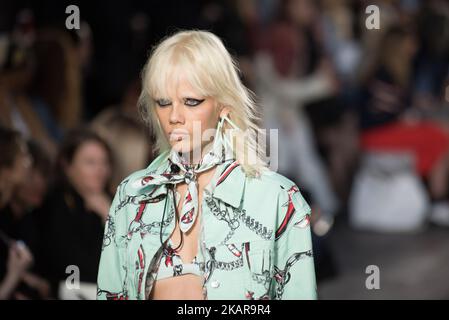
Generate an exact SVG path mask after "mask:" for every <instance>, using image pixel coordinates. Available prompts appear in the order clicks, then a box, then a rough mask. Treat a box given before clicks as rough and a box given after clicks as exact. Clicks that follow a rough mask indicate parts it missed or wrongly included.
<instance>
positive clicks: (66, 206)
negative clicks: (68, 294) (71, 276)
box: [34, 129, 112, 297]
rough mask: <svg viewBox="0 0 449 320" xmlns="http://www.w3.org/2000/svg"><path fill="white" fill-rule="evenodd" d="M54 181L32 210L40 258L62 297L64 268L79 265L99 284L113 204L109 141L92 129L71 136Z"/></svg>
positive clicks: (89, 280) (64, 145)
mask: <svg viewBox="0 0 449 320" xmlns="http://www.w3.org/2000/svg"><path fill="white" fill-rule="evenodd" d="M56 167H57V169H56V177H55V179H56V180H55V182H54V185H53V186H52V188H51V190H50V191H49V194H48V196H47V198H46V199H45V201H44V204H43V205H42V207H41V208H40V209H39V210H37V211H35V212H34V219H35V221H36V224H37V225H38V229H39V247H38V248H37V250H36V256H37V258H36V260H37V263H38V264H39V269H40V271H41V273H42V274H43V275H44V276H45V277H46V278H47V279H48V280H49V281H50V283H51V286H52V293H53V295H54V296H55V297H59V295H60V294H61V292H60V291H59V285H60V282H63V283H65V279H66V278H67V276H68V275H67V273H66V268H67V267H68V266H71V265H74V266H76V267H77V268H79V271H80V272H79V275H80V279H79V280H80V281H81V282H82V283H83V282H84V283H91V284H95V283H96V276H97V269H98V262H99V256H100V252H101V245H102V238H103V231H104V223H105V221H106V218H107V214H108V212H109V207H110V204H111V194H110V192H109V190H108V183H109V180H110V177H111V170H112V153H111V150H110V148H109V146H108V145H107V143H106V142H105V141H104V140H103V139H102V138H100V137H99V136H98V135H97V134H95V133H93V132H91V131H89V130H88V129H76V130H74V131H71V132H69V133H68V134H67V136H66V137H65V139H64V141H63V142H62V144H61V147H60V151H59V155H58V157H57V162H56Z"/></svg>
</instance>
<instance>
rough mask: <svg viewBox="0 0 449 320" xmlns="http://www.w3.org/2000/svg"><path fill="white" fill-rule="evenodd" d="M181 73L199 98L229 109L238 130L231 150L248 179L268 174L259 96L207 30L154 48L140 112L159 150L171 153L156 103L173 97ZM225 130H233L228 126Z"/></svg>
mask: <svg viewBox="0 0 449 320" xmlns="http://www.w3.org/2000/svg"><path fill="white" fill-rule="evenodd" d="M180 72H182V73H183V75H185V76H186V77H187V81H188V82H189V84H190V85H191V86H192V87H193V88H194V89H195V90H197V91H198V94H201V95H203V96H205V97H212V98H214V99H215V100H216V102H217V106H226V107H228V108H229V110H230V112H229V114H228V118H229V119H230V120H231V121H232V122H233V123H234V124H235V125H236V126H237V127H238V129H239V130H233V131H232V133H233V137H234V138H235V139H236V143H235V144H234V143H232V146H233V148H232V149H233V153H234V155H235V158H236V160H238V161H239V163H240V165H241V166H242V169H243V171H244V172H245V174H246V175H247V176H250V177H251V176H253V177H254V176H258V175H259V174H260V173H261V172H262V171H264V170H266V169H267V162H266V153H265V148H261V143H262V142H263V143H265V134H264V131H263V130H260V128H259V126H258V124H257V123H258V122H259V121H260V116H259V113H258V111H257V106H256V104H255V98H254V94H253V93H252V92H251V91H250V90H249V89H248V88H246V87H245V86H244V85H243V83H242V82H241V80H240V78H239V73H240V70H239V68H238V66H237V62H236V61H235V60H234V58H233V57H232V56H231V55H230V54H229V52H228V51H227V50H226V48H225V46H224V44H223V42H222V41H221V40H220V38H219V37H217V36H216V35H214V34H213V33H211V32H208V31H200V30H189V31H178V32H177V33H175V34H173V35H171V36H168V37H166V38H164V39H163V40H162V41H161V42H160V43H159V44H158V45H157V46H155V47H154V48H153V49H152V52H151V55H150V58H149V59H148V61H147V63H146V64H145V66H144V68H143V70H142V92H141V94H140V97H139V103H138V107H139V112H140V114H141V116H142V119H143V120H144V122H145V123H146V124H147V125H148V127H149V128H150V129H151V130H152V131H153V133H154V135H155V138H156V141H155V142H156V143H155V151H156V152H159V153H163V152H165V151H168V150H170V148H171V146H170V144H169V142H168V141H167V139H166V137H165V135H164V133H163V131H162V128H161V126H160V124H159V120H158V118H157V115H156V112H155V108H156V107H157V106H156V102H155V100H156V99H158V98H160V97H166V96H168V88H170V87H173V85H174V84H175V83H174V82H173V81H174V80H175V79H176V77H177V76H178V75H179V73H180ZM224 129H225V130H227V129H232V128H231V127H229V125H228V123H226V122H225V125H224ZM258 138H259V139H258ZM258 140H262V141H258ZM233 142H234V140H233Z"/></svg>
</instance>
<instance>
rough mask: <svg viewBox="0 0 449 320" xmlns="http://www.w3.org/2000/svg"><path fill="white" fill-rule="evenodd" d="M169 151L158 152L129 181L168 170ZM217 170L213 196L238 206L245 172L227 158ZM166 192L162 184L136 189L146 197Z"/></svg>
mask: <svg viewBox="0 0 449 320" xmlns="http://www.w3.org/2000/svg"><path fill="white" fill-rule="evenodd" d="M168 155H169V152H164V153H162V154H160V155H159V156H158V157H157V158H156V159H154V160H153V161H152V163H151V164H150V165H149V166H148V167H147V168H146V169H145V171H144V175H143V176H142V175H139V176H138V177H137V178H135V179H134V180H133V181H131V183H134V182H135V181H136V180H138V179H142V178H143V177H144V176H145V175H149V174H162V173H164V172H169V171H170V162H169V161H168ZM217 170H218V172H219V175H218V178H217V180H216V182H215V187H214V188H213V191H212V196H213V197H214V198H217V199H220V200H221V201H223V202H225V203H227V204H229V205H231V206H233V207H234V208H239V207H240V204H241V201H242V197H243V192H244V189H245V181H246V179H245V173H244V171H243V169H242V167H241V165H240V164H239V162H238V161H236V160H228V161H225V162H224V163H220V164H218V165H217ZM166 193H167V188H166V186H164V185H159V186H149V187H148V188H143V189H141V190H139V191H138V194H140V195H144V194H145V196H146V197H148V198H156V197H158V196H160V195H162V194H166Z"/></svg>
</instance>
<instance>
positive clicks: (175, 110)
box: [170, 103, 184, 124]
mask: <svg viewBox="0 0 449 320" xmlns="http://www.w3.org/2000/svg"><path fill="white" fill-rule="evenodd" d="M170 123H171V124H176V123H184V115H183V114H182V106H180V105H179V104H177V103H173V104H172V106H171V110H170Z"/></svg>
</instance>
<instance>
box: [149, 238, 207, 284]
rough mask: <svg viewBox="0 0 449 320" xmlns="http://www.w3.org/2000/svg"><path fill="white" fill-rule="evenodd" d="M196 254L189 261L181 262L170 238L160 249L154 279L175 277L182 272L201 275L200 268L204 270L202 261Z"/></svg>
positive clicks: (182, 273)
mask: <svg viewBox="0 0 449 320" xmlns="http://www.w3.org/2000/svg"><path fill="white" fill-rule="evenodd" d="M200 261H201V260H200V259H199V256H198V254H197V255H196V256H195V258H193V260H192V261H191V262H190V263H183V261H182V259H181V257H180V256H179V254H178V250H175V249H174V248H173V244H172V242H171V239H169V240H168V242H167V247H166V248H164V249H163V251H162V258H161V260H160V264H159V268H158V270H157V274H156V280H161V279H165V278H170V277H177V276H181V275H184V274H195V275H198V276H201V274H202V272H201V270H204V263H203V262H200Z"/></svg>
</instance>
